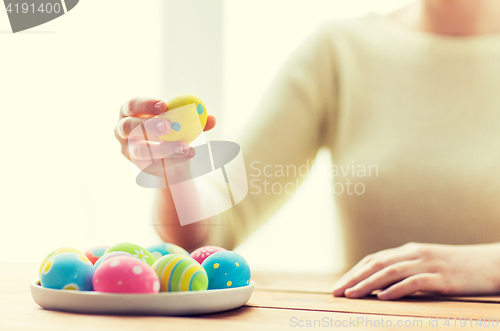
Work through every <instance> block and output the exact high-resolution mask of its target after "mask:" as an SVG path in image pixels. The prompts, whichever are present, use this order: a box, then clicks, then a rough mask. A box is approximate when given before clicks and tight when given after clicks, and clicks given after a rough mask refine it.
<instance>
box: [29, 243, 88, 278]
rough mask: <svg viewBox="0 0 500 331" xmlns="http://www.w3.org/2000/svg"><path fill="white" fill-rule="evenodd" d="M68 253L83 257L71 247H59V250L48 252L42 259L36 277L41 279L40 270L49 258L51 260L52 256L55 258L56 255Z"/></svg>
mask: <svg viewBox="0 0 500 331" xmlns="http://www.w3.org/2000/svg"><path fill="white" fill-rule="evenodd" d="M69 252H72V253H78V254H81V255H84V254H83V253H82V252H81V251H79V250H78V249H76V248H73V247H61V248H58V249H54V250H53V251H52V252H50V253H49V254H47V256H45V258H44V259H43V261H42V263H41V264H40V270H39V271H38V277H41V275H42V268H43V266H44V265H45V263H46V262H47V261H48V260H50V259H51V258H53V257H54V256H56V255H58V254H61V253H69Z"/></svg>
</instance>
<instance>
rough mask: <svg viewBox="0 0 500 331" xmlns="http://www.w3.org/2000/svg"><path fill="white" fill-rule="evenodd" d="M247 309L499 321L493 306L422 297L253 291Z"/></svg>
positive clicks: (499, 310) (498, 314) (494, 304)
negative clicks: (279, 309) (394, 299)
mask: <svg viewBox="0 0 500 331" xmlns="http://www.w3.org/2000/svg"><path fill="white" fill-rule="evenodd" d="M247 305H248V306H251V307H274V308H276V307H279V308H287V309H310V310H320V311H331V312H350V313H363V314H379V315H394V316H416V317H442V318H448V317H450V318H454V317H455V318H462V317H464V318H466V319H469V318H472V319H479V318H481V319H482V318H484V317H489V318H492V317H496V318H497V319H498V320H500V309H499V306H498V304H496V303H478V302H464V301H462V302H457V301H437V300H428V299H426V298H425V297H412V298H410V297H408V298H405V299H401V300H397V301H382V300H378V299H376V298H374V297H366V298H364V299H347V298H344V297H341V298H336V297H333V296H332V295H331V294H320V293H300V292H279V291H254V293H253V295H252V297H251V298H250V300H249V302H248V303H247Z"/></svg>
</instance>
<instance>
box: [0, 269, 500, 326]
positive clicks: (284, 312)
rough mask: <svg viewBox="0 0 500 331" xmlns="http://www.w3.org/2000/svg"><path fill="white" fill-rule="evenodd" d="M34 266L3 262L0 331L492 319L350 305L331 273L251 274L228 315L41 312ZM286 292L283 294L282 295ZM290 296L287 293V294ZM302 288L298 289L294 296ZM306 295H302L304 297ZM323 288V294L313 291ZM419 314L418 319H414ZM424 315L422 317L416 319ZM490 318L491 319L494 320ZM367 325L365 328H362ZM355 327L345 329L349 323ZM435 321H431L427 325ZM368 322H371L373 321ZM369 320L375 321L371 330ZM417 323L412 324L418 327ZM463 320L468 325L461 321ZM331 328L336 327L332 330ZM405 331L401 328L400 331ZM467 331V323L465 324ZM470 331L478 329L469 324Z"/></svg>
mask: <svg viewBox="0 0 500 331" xmlns="http://www.w3.org/2000/svg"><path fill="white" fill-rule="evenodd" d="M37 274H38V265H36V264H22V263H18V264H16V263H8V264H3V265H2V268H1V269H0V330H1V331H11V330H12V331H28V330H29V331H33V330H34V331H37V330H40V331H66V330H75V331H87V330H96V331H107V330H120V331H128V330H148V331H155V330H162V331H163V330H197V329H203V330H204V331H205V330H206V331H210V330H217V331H220V330H259V331H265V330H273V331H274V330H296V329H297V328H301V327H300V323H302V325H303V326H304V328H307V324H306V323H311V324H310V325H311V326H316V327H319V324H320V323H322V327H323V328H335V327H336V323H337V324H338V326H340V325H344V327H349V328H355V329H366V330H370V329H380V327H381V325H380V323H385V324H382V325H383V326H384V327H388V324H387V323H388V322H390V324H391V326H392V327H393V328H395V327H397V326H398V324H397V323H400V324H401V326H400V327H398V328H401V327H403V325H404V323H406V324H407V326H411V325H413V326H414V327H410V328H409V329H415V330H416V329H418V330H431V329H432V330H435V329H436V327H435V326H436V325H433V326H434V327H430V326H429V319H428V318H425V317H427V316H432V317H442V318H441V319H439V320H437V323H438V325H439V326H440V327H442V328H446V329H451V330H463V327H460V324H459V323H458V324H457V326H456V327H454V325H453V322H451V325H450V326H445V325H444V323H445V322H446V320H445V319H444V317H448V316H450V317H452V316H456V317H465V318H470V317H472V318H478V317H494V314H498V315H500V313H497V312H500V310H499V309H495V308H496V307H498V305H496V304H486V303H474V302H450V301H448V302H441V301H437V300H435V299H433V300H428V299H423V298H411V299H408V300H401V301H396V302H383V301H379V300H376V299H373V298H371V299H370V298H368V299H363V300H351V299H346V298H334V297H332V296H331V295H330V294H329V290H327V291H325V290H324V288H325V287H326V285H328V287H330V286H331V284H332V283H331V282H332V281H333V280H334V278H332V277H334V276H332V275H313V276H307V275H300V274H298V275H288V276H287V275H285V274H269V273H256V274H255V277H253V278H254V280H255V281H256V284H257V289H256V290H255V291H254V294H253V296H252V298H251V299H250V301H249V302H248V305H247V306H244V307H242V308H239V309H234V310H231V311H228V312H223V313H218V314H210V315H203V316H197V317H161V316H104V315H84V314H72V313H63V312H55V311H48V310H44V309H42V308H40V307H39V306H38V305H37V304H36V303H35V302H34V301H33V299H32V298H31V293H30V289H29V282H30V281H31V280H32V279H33V278H36V275H37ZM288 288H291V290H290V291H287V289H288ZM293 291H295V292H293ZM301 291H302V292H301ZM308 291H309V292H311V293H307V292H308ZM314 291H316V292H320V291H325V292H326V293H313V292H314ZM414 316H419V317H414ZM422 317H424V318H422ZM497 317H498V316H497ZM370 321H371V325H370ZM353 322H354V323H357V324H352V323H353ZM432 322H433V323H436V320H435V319H433V320H432ZM314 323H316V324H314ZM374 323H375V324H374ZM376 323H379V325H378V326H377V324H376ZM418 323H420V324H418ZM468 323H469V322H468ZM338 326H337V327H338ZM407 328H408V327H405V329H407ZM467 328H468V329H469V328H470V325H469V324H467ZM472 328H473V329H478V330H479V329H482V330H484V329H485V328H484V327H479V326H476V325H475V324H473V325H472Z"/></svg>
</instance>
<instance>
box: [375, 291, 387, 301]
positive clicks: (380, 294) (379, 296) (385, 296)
mask: <svg viewBox="0 0 500 331" xmlns="http://www.w3.org/2000/svg"><path fill="white" fill-rule="evenodd" d="M377 297H378V298H379V299H385V298H387V291H382V292H380V293H379V294H377Z"/></svg>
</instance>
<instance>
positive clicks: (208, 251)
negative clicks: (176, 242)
mask: <svg viewBox="0 0 500 331" xmlns="http://www.w3.org/2000/svg"><path fill="white" fill-rule="evenodd" d="M225 250H226V249H224V248H222V247H217V246H203V247H200V248H198V249H195V250H194V251H193V252H192V253H191V257H192V258H193V259H195V260H196V261H197V262H198V263H199V264H202V263H203V261H205V259H206V258H207V257H209V256H210V255H212V254H213V253H216V252H220V251H225Z"/></svg>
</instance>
